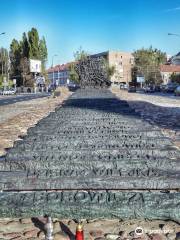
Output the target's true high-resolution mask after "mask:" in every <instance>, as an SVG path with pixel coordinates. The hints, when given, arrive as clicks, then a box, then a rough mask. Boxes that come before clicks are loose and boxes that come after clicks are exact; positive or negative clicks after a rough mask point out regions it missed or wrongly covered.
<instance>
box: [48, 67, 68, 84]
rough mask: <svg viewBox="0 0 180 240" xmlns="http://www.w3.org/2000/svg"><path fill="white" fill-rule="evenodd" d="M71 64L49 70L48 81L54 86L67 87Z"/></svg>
mask: <svg viewBox="0 0 180 240" xmlns="http://www.w3.org/2000/svg"><path fill="white" fill-rule="evenodd" d="M68 67H69V63H67V64H61V65H56V66H55V67H51V68H49V69H48V79H49V80H50V81H51V83H52V84H53V85H66V84H67V82H68V79H69V68H68Z"/></svg>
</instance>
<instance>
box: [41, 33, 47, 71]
mask: <svg viewBox="0 0 180 240" xmlns="http://www.w3.org/2000/svg"><path fill="white" fill-rule="evenodd" d="M39 55H40V60H41V62H42V72H43V73H45V69H46V62H47V56H48V51H47V45H46V40H45V38H44V37H42V39H41V40H40V41H39Z"/></svg>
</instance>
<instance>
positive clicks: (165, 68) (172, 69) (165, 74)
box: [160, 65, 180, 84]
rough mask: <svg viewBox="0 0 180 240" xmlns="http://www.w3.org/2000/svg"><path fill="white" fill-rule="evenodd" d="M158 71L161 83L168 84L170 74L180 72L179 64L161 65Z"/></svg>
mask: <svg viewBox="0 0 180 240" xmlns="http://www.w3.org/2000/svg"><path fill="white" fill-rule="evenodd" d="M160 72H161V76H162V80H163V84H168V83H170V82H171V75H172V74H180V65H161V66H160Z"/></svg>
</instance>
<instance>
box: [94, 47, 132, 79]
mask: <svg viewBox="0 0 180 240" xmlns="http://www.w3.org/2000/svg"><path fill="white" fill-rule="evenodd" d="M91 57H104V58H105V59H106V60H107V61H108V64H109V66H114V67H115V73H114V75H113V76H112V77H111V79H110V80H111V82H112V83H114V84H120V83H127V84H128V83H129V82H131V81H132V68H133V66H134V57H133V55H132V54H131V53H128V52H121V51H106V52H102V53H98V54H93V55H91Z"/></svg>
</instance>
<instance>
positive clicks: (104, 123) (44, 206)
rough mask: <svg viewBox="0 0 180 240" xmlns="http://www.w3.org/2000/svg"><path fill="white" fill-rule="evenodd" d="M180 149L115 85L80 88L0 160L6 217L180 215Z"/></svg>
mask: <svg viewBox="0 0 180 240" xmlns="http://www.w3.org/2000/svg"><path fill="white" fill-rule="evenodd" d="M178 157H179V151H178V150H177V148H176V147H175V146H173V144H172V142H171V140H170V139H168V138H166V137H164V136H163V135H162V133H161V131H160V129H159V128H158V127H157V126H153V125H152V124H150V123H148V122H146V121H144V120H142V119H141V118H140V116H139V115H138V114H137V113H135V111H134V110H133V109H131V108H130V107H129V105H128V104H127V102H126V101H122V100H119V99H118V98H116V97H115V95H113V94H112V93H111V92H110V91H109V90H108V89H95V88H87V89H79V90H77V91H76V92H75V93H74V94H73V95H72V96H71V97H70V98H69V99H68V100H66V101H65V102H64V104H63V106H62V107H59V108H57V109H56V110H55V112H52V113H50V114H49V115H48V116H47V117H46V118H44V119H42V120H41V121H39V122H38V124H37V125H36V126H35V127H33V128H30V129H29V130H28V133H27V135H26V136H25V137H23V138H22V139H21V140H18V141H16V142H15V143H14V147H13V148H11V149H9V150H8V152H7V154H6V155H5V156H4V157H2V158H1V160H0V173H1V174H0V189H1V193H0V202H1V205H0V216H1V217H21V216H23V217H30V216H37V215H41V216H42V215H45V214H47V215H51V216H52V217H63V218H66V217H67V218H77V219H82V218H87V219H88V218H96V217H107V218H121V219H131V218H133V219H136V218H137V219H138V218H144V219H163V220H166V219H171V220H175V221H178V220H179V219H180V205H179V202H180V193H179V192H178V186H179V185H180V171H179V170H180V164H179V162H178Z"/></svg>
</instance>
